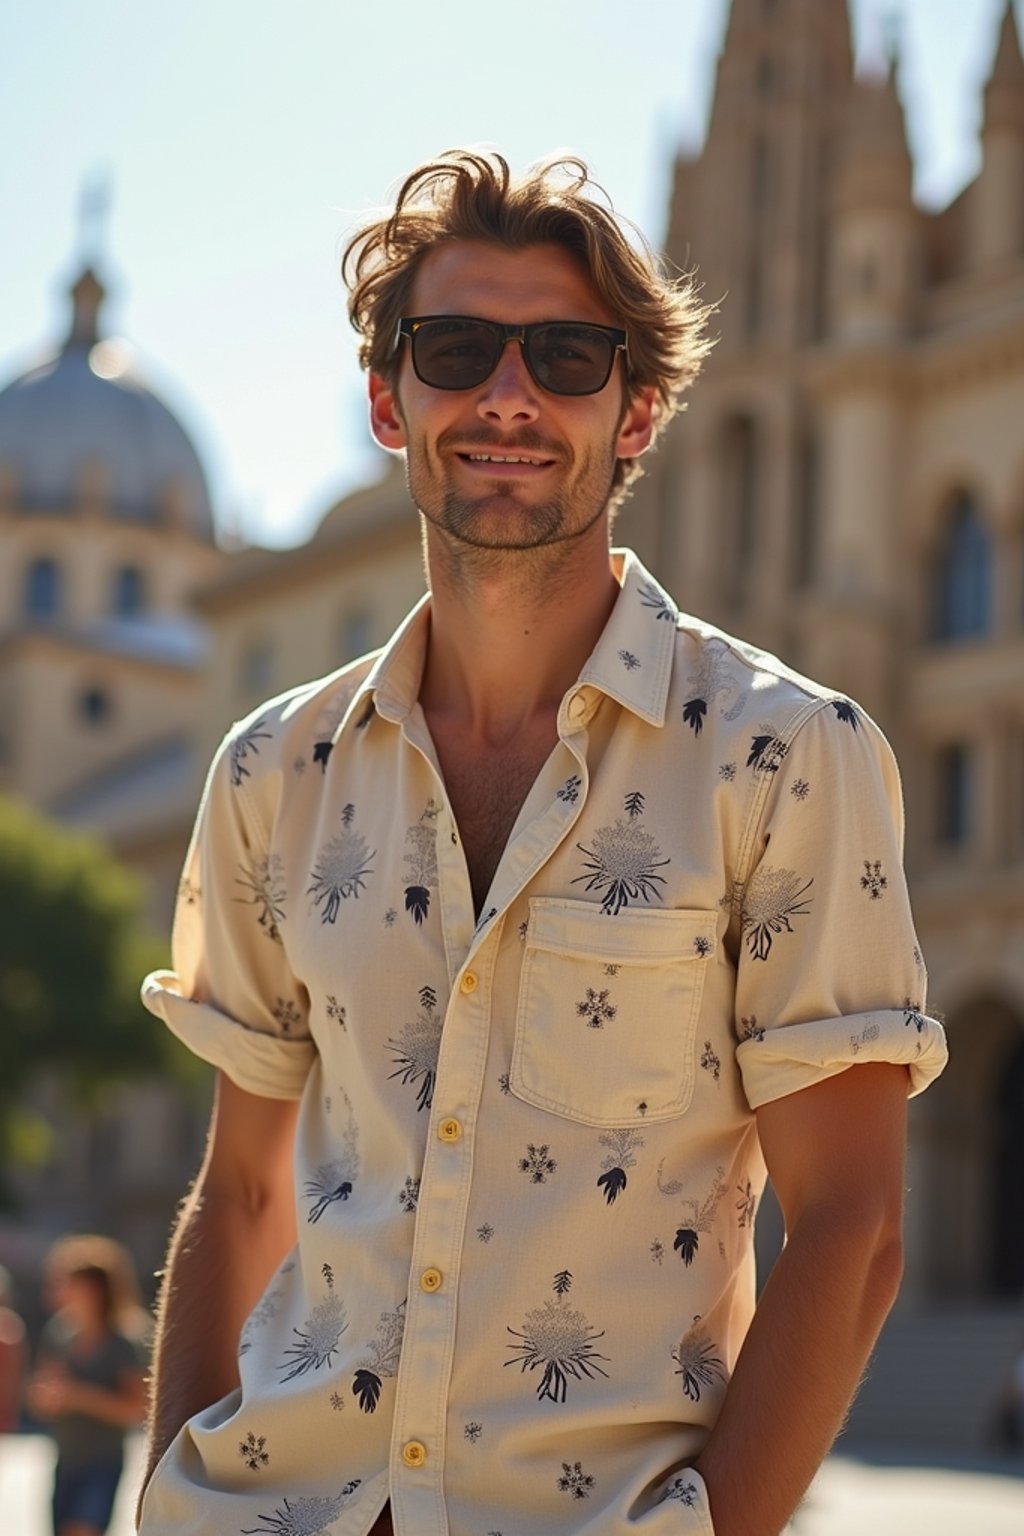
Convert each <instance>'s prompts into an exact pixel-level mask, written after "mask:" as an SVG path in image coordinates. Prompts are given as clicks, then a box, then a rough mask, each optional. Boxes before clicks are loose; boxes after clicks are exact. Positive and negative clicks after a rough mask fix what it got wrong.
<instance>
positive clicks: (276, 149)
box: [0, 0, 1024, 544]
mask: <svg viewBox="0 0 1024 1536" xmlns="http://www.w3.org/2000/svg"><path fill="white" fill-rule="evenodd" d="M1005 3H1006V0H852V6H851V8H852V12H853V19H854V40H855V45H856V49H857V54H858V58H859V59H860V60H861V61H864V60H865V59H871V58H877V57H878V55H879V51H880V49H881V47H882V42H881V39H882V38H883V37H884V36H885V35H890V36H892V37H894V38H896V39H898V45H899V50H900V55H901V59H902V76H901V86H902V91H903V95H904V100H905V104H906V109H907V117H908V129H909V133H910V137H911V145H912V148H913V151H914V154H915V161H916V177H917V179H916V188H917V194H918V197H919V198H920V199H921V200H922V201H923V202H926V203H928V204H929V205H931V206H941V205H943V204H944V203H946V202H948V201H949V200H950V198H952V197H953V196H954V195H955V194H956V193H957V192H958V191H959V190H960V188H961V187H962V186H963V185H964V183H965V182H966V181H968V180H970V179H971V177H972V176H973V175H974V174H975V172H976V169H977V163H978V147H977V131H978V125H979V120H980V107H981V98H980V91H981V85H982V83H983V81H984V79H985V76H986V75H987V72H988V68H989V66H990V63H991V59H992V54H993V50H994V47H995V41H996V37H997V33H998V27H999V21H1000V18H1001V16H1002V14H1003V11H1004V9H1005ZM1016 3H1017V4H1018V7H1019V8H1018V11H1017V16H1018V24H1019V25H1021V26H1024V0H1016ZM726 11H727V4H726V3H725V0H637V3H636V4H635V5H634V6H632V7H631V8H628V9H627V7H626V6H625V5H624V4H623V0H518V3H517V4H516V6H515V7H513V8H507V7H494V6H491V7H484V6H482V5H480V4H479V0H436V3H435V4H433V5H429V4H424V3H422V0H391V3H390V4H366V3H360V4H354V3H351V0H288V3H285V0H178V3H177V4H176V5H175V6H173V7H170V6H166V5H163V6H157V5H156V4H153V3H150V4H147V3H145V0H89V3H88V4H85V3H83V0H38V3H35V4H31V5H29V4H13V3H12V4H8V5H6V6H2V7H0V59H2V60H3V62H4V70H3V74H4V82H3V88H2V89H0V143H2V144H3V153H2V155H0V227H2V228H3V231H4V236H5V237H4V239H3V240H2V241H0V385H2V384H4V383H6V382H7V381H8V380H9V379H10V378H11V377H12V376H13V375H14V374H15V373H17V371H18V370H19V369H21V368H24V367H26V366H28V365H29V364H30V363H31V362H33V361H34V360H35V359H36V358H37V357H38V356H39V354H40V352H41V351H43V350H44V349H45V348H46V346H47V345H48V344H50V343H52V342H53V341H54V340H56V339H59V338H61V337H62V335H63V332H64V330H65V328H66V324H67V301H66V298H65V288H66V286H67V283H68V281H69V279H70V278H71V276H72V275H73V274H74V272H75V269H76V267H77V264H78V258H79V253H80V250H81V237H80V233H79V227H78V217H77V210H78V206H79V202H80V195H81V191H82V188H83V185H84V184H85V183H86V182H87V181H88V180H89V179H90V178H91V177H93V176H95V175H96V174H97V173H105V174H108V175H109V177H110V179H111V182H112V185H113V207H112V211H111V214H110V216H109V219H108V220H107V225H106V233H105V236H104V241H103V244H104V255H103V260H102V273H103V275H104V276H105V278H106V280H107V281H108V285H109V286H110V287H111V289H112V290H113V291H112V295H111V300H110V302H109V304H108V309H107V323H108V328H109V330H111V331H113V332H116V333H118V334H121V335H124V336H125V337H127V338H128V339H129V340H130V342H131V343H132V345H133V347H134V348H135V349H136V361H137V364H138V366H139V367H140V368H141V369H142V370H143V372H144V373H145V374H146V376H147V377H148V378H149V379H150V381H151V382H152V383H153V384H154V385H155V386H156V387H157V388H158V389H159V390H160V391H161V392H162V393H163V394H164V396H165V398H166V399H167V400H168V401H169V403H171V404H172V405H173V407H174V409H175V410H176V411H177V412H178V414H179V416H180V417H181V418H182V420H183V421H184V423H185V425H186V426H187V427H188V429H189V430H190V431H191V433H192V434H193V437H194V438H195V440H196V442H197V445H198V447H199V449H200V452H201V454H202V456H203V459H204V463H205V465H206V468H207V471H208V474H209V477H210V481H211V486H212V490H213V495H214V502H215V507H216V510H217V512H218V515H219V517H220V519H221V523H222V525H226V524H229V523H234V524H236V525H238V526H240V527H241V529H242V530H243V531H244V533H245V535H246V536H247V537H248V538H249V539H250V540H252V541H254V542H267V543H275V544H280V543H294V542H297V541H298V540H300V539H302V538H304V537H306V536H307V535H308V533H309V532H310V531H311V528H312V526H313V525H314V524H315V522H316V521H317V520H318V518H319V517H320V515H322V513H323V512H324V511H325V510H326V508H327V506H328V505H329V504H330V502H331V501H333V500H334V499H335V498H336V497H337V496H338V495H339V494H341V493H342V492H343V491H344V490H346V489H347V488H350V487H351V486H352V485H354V484H356V483H358V482H359V481H360V480H365V479H366V478H368V477H369V476H372V475H373V474H374V473H375V472H376V460H375V459H374V458H373V457H372V455H371V453H370V452H369V451H368V449H367V447H366V444H367V442H368V438H367V433H366V428H365V408H364V405H363V387H362V383H361V380H360V377H359V373H358V369H357V366H356V364H355V360H354V359H355V346H354V338H353V336H352V333H351V331H350V330H349V327H348V323H347V320H346V318H345V314H344V296H343V292H342V289H341V285H340V281H339V278H338V274H337V259H338V253H339V251H340V249H341V246H342V244H343V243H344V238H345V235H346V232H347V231H348V230H349V229H350V228H351V226H352V225H353V223H354V222H355V221H356V220H357V219H358V218H359V216H360V214H362V213H363V212H364V211H365V210H367V209H369V208H371V207H373V206H375V205H377V204H379V203H381V202H383V201H384V199H385V197H386V193H387V191H388V189H389V187H391V186H392V185H393V184H394V182H395V181H396V180H398V179H399V178H400V177H401V176H402V175H403V174H404V173H405V172H406V171H407V170H409V169H410V168H411V167H412V166H413V165H415V164H416V163H418V162H419V161H420V160H423V159H424V158H426V157H427V156H429V155H431V154H434V153H436V152H437V151H438V150H440V149H443V148H446V147H448V146H449V145H452V144H458V143H469V142H477V143H479V142H485V143H491V144H494V145H496V146H497V147H499V148H501V149H502V150H503V151H504V152H505V153H506V154H507V156H508V157H509V159H510V160H511V161H512V162H513V164H514V165H515V166H517V167H521V166H523V165H525V164H526V163H528V162H529V161H530V160H533V159H536V158H538V157H539V156H541V155H543V154H546V153H547V152H549V151H550V150H551V149H553V148H562V147H569V148H574V149H577V150H579V151H581V152H582V153H583V154H584V155H585V156H586V157H587V158H588V160H589V161H590V163H591V165H592V167H593V169H594V171H595V173H596V174H597V176H598V178H599V179H600V180H601V181H602V182H603V183H604V184H605V185H606V186H607V188H608V190H609V191H610V193H611V194H612V197H613V199H614V201H615V203H616V205H617V206H618V207H619V208H620V209H621V211H622V212H624V213H626V214H628V215H629V216H630V217H632V218H634V219H636V220H637V222H638V223H640V224H641V225H642V226H643V227H644V228H645V229H646V231H647V232H648V234H649V235H650V236H651V237H652V238H653V239H654V240H655V241H657V240H658V239H659V238H660V235H661V233H662V228H663V223H664V216H665V209H666V197H667V190H668V179H667V178H668V169H669V163H670V160H671V156H672V154H673V152H674V150H675V148H676V147H677V145H678V144H680V143H683V144H685V145H687V146H696V145H698V144H699V142H700V140H701V136H702V134H703V130H704V124H705V119H706V113H707V107H708V102H709V95H710V90H711V86H712V81H713V72H714V64H715V59H716V56H717V53H718V50H719V47H720V45H721V40H722V35H723V31H724V25H725V16H726Z"/></svg>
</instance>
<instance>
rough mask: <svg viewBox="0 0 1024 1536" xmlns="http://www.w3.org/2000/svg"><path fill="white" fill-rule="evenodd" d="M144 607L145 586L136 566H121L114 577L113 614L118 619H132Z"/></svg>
mask: <svg viewBox="0 0 1024 1536" xmlns="http://www.w3.org/2000/svg"><path fill="white" fill-rule="evenodd" d="M145 606H146V584H145V580H144V578H143V575H142V572H141V571H140V570H139V568H138V567H137V566H134V565H122V566H121V568H120V570H119V571H117V572H116V573H115V575H114V613H115V614H116V616H117V617H118V618H119V619H134V618H137V617H138V615H139V614H140V613H141V612H142V610H143V608H144V607H145Z"/></svg>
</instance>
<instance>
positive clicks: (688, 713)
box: [683, 699, 708, 736]
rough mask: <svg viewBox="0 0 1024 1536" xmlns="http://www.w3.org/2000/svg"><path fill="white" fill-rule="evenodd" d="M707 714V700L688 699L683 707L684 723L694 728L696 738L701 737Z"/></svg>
mask: <svg viewBox="0 0 1024 1536" xmlns="http://www.w3.org/2000/svg"><path fill="white" fill-rule="evenodd" d="M707 712H708V701H707V699H688V700H687V702H686V703H685V704H684V705H683V723H684V724H685V725H688V726H690V727H692V729H693V734H694V735H695V736H699V735H700V733H701V731H702V730H703V729H704V716H705V715H706V714H707Z"/></svg>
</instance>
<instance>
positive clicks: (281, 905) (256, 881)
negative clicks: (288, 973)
mask: <svg viewBox="0 0 1024 1536" xmlns="http://www.w3.org/2000/svg"><path fill="white" fill-rule="evenodd" d="M239 868H240V869H241V871H242V873H241V875H237V876H236V877H235V884H236V885H244V886H245V888H246V890H247V891H249V892H250V893H251V894H250V895H248V896H236V897H235V900H236V901H240V902H245V903H247V904H248V905H250V906H254V907H256V908H257V910H258V912H259V925H260V927H261V928H262V929H263V931H264V933H265V934H266V935H267V938H268V939H273V940H274V941H275V943H278V944H280V942H281V926H280V925H281V924H282V923H283V922H284V920H285V902H286V901H287V899H288V893H287V890H286V889H285V883H284V860H283V859H282V858H281V855H280V854H278V853H266V854H262V855H259V856H257V857H256V858H252V859H250V860H249V861H248V863H246V864H240V865H239Z"/></svg>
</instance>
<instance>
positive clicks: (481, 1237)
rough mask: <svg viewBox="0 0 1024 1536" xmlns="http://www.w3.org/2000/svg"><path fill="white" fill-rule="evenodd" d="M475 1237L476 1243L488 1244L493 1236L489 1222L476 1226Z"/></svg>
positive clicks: (492, 1229)
mask: <svg viewBox="0 0 1024 1536" xmlns="http://www.w3.org/2000/svg"><path fill="white" fill-rule="evenodd" d="M476 1235H477V1241H478V1242H481V1243H489V1242H490V1240H491V1238H492V1237H493V1236H494V1228H493V1227H492V1226H491V1224H490V1222H489V1221H484V1222H481V1224H480V1226H478V1227H477V1229H476Z"/></svg>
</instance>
